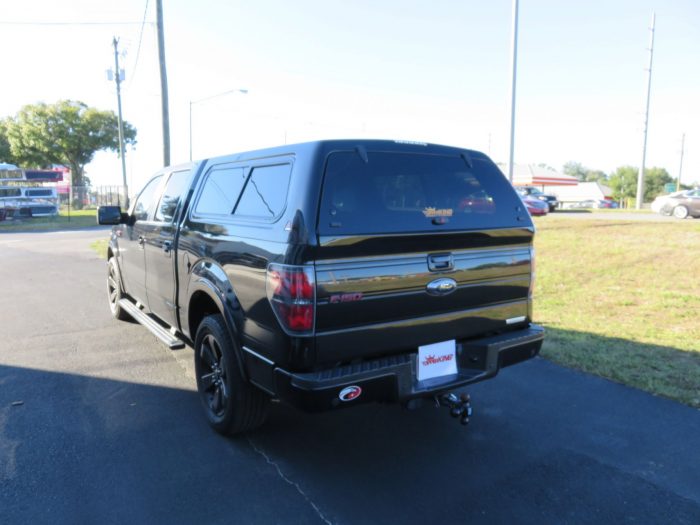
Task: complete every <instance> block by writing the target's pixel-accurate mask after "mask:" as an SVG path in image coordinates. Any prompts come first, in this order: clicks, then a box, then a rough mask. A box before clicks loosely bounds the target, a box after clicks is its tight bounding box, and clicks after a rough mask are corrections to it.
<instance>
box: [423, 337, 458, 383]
mask: <svg viewBox="0 0 700 525" xmlns="http://www.w3.org/2000/svg"><path fill="white" fill-rule="evenodd" d="M416 371H417V373H418V381H423V380H425V379H431V378H433V377H440V376H448V375H450V374H456V373H457V356H456V354H455V340H454V339H452V340H451V341H441V342H439V343H434V344H431V345H424V346H419V347H418V363H417V366H416Z"/></svg>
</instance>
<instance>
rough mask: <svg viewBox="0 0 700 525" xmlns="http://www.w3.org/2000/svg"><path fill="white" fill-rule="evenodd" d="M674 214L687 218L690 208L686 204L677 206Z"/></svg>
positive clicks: (678, 217)
mask: <svg viewBox="0 0 700 525" xmlns="http://www.w3.org/2000/svg"><path fill="white" fill-rule="evenodd" d="M673 216H674V217H675V218H676V219H685V218H686V217H687V216H688V208H686V207H685V206H676V207H675V208H673Z"/></svg>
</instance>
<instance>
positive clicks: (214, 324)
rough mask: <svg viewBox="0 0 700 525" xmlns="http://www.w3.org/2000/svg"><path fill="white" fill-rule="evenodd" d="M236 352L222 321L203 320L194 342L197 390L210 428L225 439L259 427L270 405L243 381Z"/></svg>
mask: <svg viewBox="0 0 700 525" xmlns="http://www.w3.org/2000/svg"><path fill="white" fill-rule="evenodd" d="M236 351H237V346H236V345H235V343H234V342H233V341H232V340H231V336H230V335H229V333H228V330H227V329H226V325H225V324H224V319H223V317H221V315H219V314H216V315H209V316H207V317H205V318H204V319H203V320H202V322H201V324H200V325H199V328H198V329H197V335H196V337H195V340H194V368H195V375H196V377H197V390H198V392H199V397H200V399H201V401H202V405H203V406H204V411H205V413H206V415H207V419H208V420H209V424H210V425H211V426H212V427H213V428H214V430H216V431H217V432H219V433H220V434H224V435H233V434H240V433H243V432H247V431H250V430H253V429H254V428H257V427H259V426H260V425H262V424H263V423H264V422H265V420H266V419H267V413H268V410H269V405H270V398H269V397H268V396H267V394H265V393H264V392H263V391H262V390H260V389H259V388H257V387H256V386H254V385H252V384H250V383H249V382H248V381H246V380H245V379H244V378H243V376H242V374H241V369H240V367H239V366H238V360H237V355H236Z"/></svg>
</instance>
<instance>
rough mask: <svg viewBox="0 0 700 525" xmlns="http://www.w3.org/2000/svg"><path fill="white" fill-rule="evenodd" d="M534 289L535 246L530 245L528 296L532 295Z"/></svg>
mask: <svg viewBox="0 0 700 525" xmlns="http://www.w3.org/2000/svg"><path fill="white" fill-rule="evenodd" d="M534 291H535V248H534V247H530V290H529V291H528V296H530V297H532V293H533V292H534Z"/></svg>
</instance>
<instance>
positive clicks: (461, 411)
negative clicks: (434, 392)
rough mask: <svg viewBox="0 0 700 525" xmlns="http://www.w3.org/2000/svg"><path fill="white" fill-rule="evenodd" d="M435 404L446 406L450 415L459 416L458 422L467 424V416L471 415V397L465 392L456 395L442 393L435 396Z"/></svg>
mask: <svg viewBox="0 0 700 525" xmlns="http://www.w3.org/2000/svg"><path fill="white" fill-rule="evenodd" d="M435 405H436V406H442V407H447V408H449V409H450V415H451V416H452V417H454V418H459V422H460V423H462V424H463V425H468V424H469V418H470V417H471V416H472V404H471V398H470V397H469V395H467V394H461V395H460V396H459V397H457V395H456V394H452V393H450V394H442V395H440V396H437V397H436V398H435Z"/></svg>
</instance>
